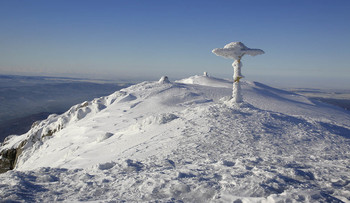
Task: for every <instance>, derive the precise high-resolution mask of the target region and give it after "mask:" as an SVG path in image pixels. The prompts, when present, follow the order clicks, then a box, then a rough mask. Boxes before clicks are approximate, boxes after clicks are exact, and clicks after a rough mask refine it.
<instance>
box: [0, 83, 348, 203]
mask: <svg viewBox="0 0 350 203" xmlns="http://www.w3.org/2000/svg"><path fill="white" fill-rule="evenodd" d="M200 77H203V76H197V77H192V78H188V79H186V80H182V81H185V82H187V83H190V84H184V83H158V82H144V83H140V84H138V85H134V86H131V87H129V88H126V89H123V90H121V91H118V92H116V93H114V94H112V95H110V96H108V97H102V98H99V99H96V100H94V101H92V102H85V103H83V104H79V105H76V106H74V107H72V108H71V110H70V111H68V112H66V113H65V114H63V115H53V116H51V117H50V118H49V119H47V120H45V121H42V122H41V123H39V124H38V125H37V126H36V127H34V128H33V129H32V130H31V131H32V132H35V130H34V129H36V130H39V129H42V132H43V133H44V132H47V130H45V129H51V130H53V129H57V126H59V125H60V126H63V127H60V130H57V131H56V132H54V133H52V135H51V136H47V137H45V138H42V139H41V140H40V141H37V142H35V143H34V144H33V145H32V146H31V147H29V146H28V147H27V148H26V149H25V150H24V151H23V153H22V155H21V156H20V158H19V163H18V166H17V167H16V169H15V170H12V171H8V172H6V173H4V174H1V175H0V192H1V193H0V198H1V199H3V200H5V201H6V200H8V201H22V200H25V201H30V202H53V201H73V202H75V201H101V202H110V201H116V202H123V201H124V202H140V201H141V202H154V201H159V202H266V201H267V202H269V201H270V202H274V201H275V202H278V201H280V200H281V201H283V202H293V201H294V202H296V201H297V202H341V201H345V202H346V201H350V193H349V191H350V168H349V160H350V153H349V151H350V137H349V134H350V115H349V113H347V112H346V111H344V110H342V109H340V108H336V107H332V106H329V105H325V104H321V103H314V102H311V101H309V100H308V99H306V98H305V97H302V96H300V95H297V94H293V93H290V92H286V91H282V90H278V89H274V88H271V87H268V86H265V85H263V84H260V83H250V82H248V83H244V84H243V88H245V91H246V92H247V96H246V97H245V98H246V101H247V102H246V103H242V104H239V105H232V103H230V102H229V101H227V99H226V98H227V96H230V94H231V89H230V86H228V87H227V88H225V82H224V81H219V80H216V79H214V80H211V81H209V80H210V78H209V77H208V78H200ZM194 79H195V80H196V81H193V80H194ZM209 83H217V84H216V85H215V87H213V86H210V85H208V84H209ZM80 109H81V112H80V113H78V111H79V110H80ZM78 114H79V115H80V116H79V119H78V118H77V116H78ZM44 134H45V133H44ZM29 135H30V132H28V133H27V134H26V135H25V136H29ZM41 135H42V134H41ZM22 137H23V136H22ZM39 137H40V136H39ZM20 139H22V138H21V137H13V138H11V139H9V140H8V142H7V143H8V144H7V145H10V144H12V146H14V145H15V144H14V143H18V142H20V141H21V140H20ZM7 145H4V146H2V148H4V147H6V146H7Z"/></svg>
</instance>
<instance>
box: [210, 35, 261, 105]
mask: <svg viewBox="0 0 350 203" xmlns="http://www.w3.org/2000/svg"><path fill="white" fill-rule="evenodd" d="M212 52H213V53H214V54H216V55H217V56H222V57H225V58H229V59H234V60H235V61H234V62H233V63H232V66H233V91H232V100H233V101H234V102H235V103H241V102H243V97H242V92H241V84H240V79H241V78H243V76H242V74H241V68H242V63H241V59H242V57H243V56H244V55H245V54H248V55H251V56H256V55H259V54H263V53H265V52H264V51H263V50H261V49H250V48H248V47H246V46H245V45H244V44H243V43H242V42H231V43H229V44H226V45H225V46H224V48H216V49H213V51H212Z"/></svg>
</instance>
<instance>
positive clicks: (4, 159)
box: [0, 140, 27, 173]
mask: <svg viewBox="0 0 350 203" xmlns="http://www.w3.org/2000/svg"><path fill="white" fill-rule="evenodd" d="M26 143H27V141H26V140H25V141H23V142H22V143H21V144H20V145H19V146H18V147H17V148H11V149H5V150H3V151H1V152H0V173H5V172H6V171H9V170H12V169H14V168H15V166H16V162H17V160H18V157H19V155H20V154H21V153H22V151H23V147H24V145H25V144H26Z"/></svg>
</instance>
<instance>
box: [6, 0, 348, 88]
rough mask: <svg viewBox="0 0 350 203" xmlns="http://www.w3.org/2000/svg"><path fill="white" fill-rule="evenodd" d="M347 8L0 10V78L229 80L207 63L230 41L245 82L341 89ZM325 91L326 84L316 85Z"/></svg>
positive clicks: (77, 4) (279, 4) (105, 4)
mask: <svg viewBox="0 0 350 203" xmlns="http://www.w3.org/2000/svg"><path fill="white" fill-rule="evenodd" d="M349 10H350V1H347V0H344V1H342V0H328V1H326V0H314V1H313V0H300V1H299V0H290V1H289V0H278V1H277V0H276V1H267V0H259V1H254V0H251V1H234V0H232V1H228V0H213V1H204V0H202V1H189V0H187V1H186V0H176V1H175V0H159V1H153V0H148V1H143V0H138V1H136V0H125V1H118V0H114V1H112V0H101V1H97V0H94V1H90V0H81V1H78V0H71V1H63V0H60V1H59V0H50V1H47V0H42V1H40V0H35V1H24V0H0V74H21V75H48V76H71V77H89V78H102V79H116V80H118V79H121V78H124V79H132V80H144V79H145V80H146V79H157V78H160V76H162V75H168V76H169V78H170V79H172V78H174V79H175V78H183V77H188V76H191V75H194V74H202V72H203V71H208V72H209V74H211V75H214V76H217V77H224V78H231V77H232V73H233V70H232V67H231V63H232V61H230V60H228V59H224V58H220V57H218V56H215V55H214V54H212V53H211V50H212V49H214V48H219V47H223V46H224V45H225V44H227V43H229V42H233V41H241V42H243V43H245V45H247V46H248V47H250V48H260V49H263V50H264V51H265V52H266V54H264V55H260V56H256V57H250V56H246V57H244V59H243V60H242V62H243V69H242V73H243V75H245V76H246V79H247V80H258V81H262V82H267V83H270V84H272V83H274V84H281V85H291V86H293V85H299V86H303V85H304V86H305V87H312V86H323V87H330V88H331V87H337V88H339V87H343V88H348V87H350V66H349V58H350V57H349V56H350V50H349V47H350V37H349V36H350V23H349V22H350V12H349ZM324 81H327V82H324Z"/></svg>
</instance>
